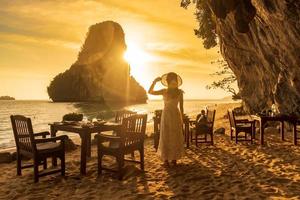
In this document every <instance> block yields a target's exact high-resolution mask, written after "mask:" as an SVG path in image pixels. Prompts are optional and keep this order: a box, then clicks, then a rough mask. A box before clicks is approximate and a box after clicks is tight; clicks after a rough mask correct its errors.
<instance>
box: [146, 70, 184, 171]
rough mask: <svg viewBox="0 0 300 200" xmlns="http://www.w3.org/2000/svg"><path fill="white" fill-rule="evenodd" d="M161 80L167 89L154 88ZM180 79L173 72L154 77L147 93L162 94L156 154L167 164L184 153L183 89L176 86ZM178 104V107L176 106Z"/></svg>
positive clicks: (175, 160)
mask: <svg viewBox="0 0 300 200" xmlns="http://www.w3.org/2000/svg"><path fill="white" fill-rule="evenodd" d="M159 81H161V82H162V84H163V85H165V86H167V89H162V90H156V91H155V90H154V87H155V84H156V83H157V82H159ZM181 84H182V79H181V78H180V76H178V75H177V74H176V73H174V72H170V73H168V74H165V75H163V76H162V77H158V78H156V79H155V80H154V81H153V83H152V85H151V86H150V89H149V91H148V92H149V94H152V95H162V96H163V100H164V109H163V112H162V116H161V127H160V138H159V145H158V150H157V152H158V155H159V156H160V158H161V160H162V161H164V165H165V166H166V167H167V166H169V161H172V163H173V164H174V165H176V162H177V160H178V159H180V158H181V157H182V156H183V155H184V137H183V132H182V125H183V121H182V116H183V113H184V112H183V91H182V90H181V89H179V88H178V87H179V86H180V85H181ZM178 105H180V106H179V108H180V109H179V108H178Z"/></svg>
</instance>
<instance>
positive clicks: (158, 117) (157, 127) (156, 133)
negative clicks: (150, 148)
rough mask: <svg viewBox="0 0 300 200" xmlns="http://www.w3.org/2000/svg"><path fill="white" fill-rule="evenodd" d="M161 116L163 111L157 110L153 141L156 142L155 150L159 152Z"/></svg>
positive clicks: (154, 118) (155, 112)
mask: <svg viewBox="0 0 300 200" xmlns="http://www.w3.org/2000/svg"><path fill="white" fill-rule="evenodd" d="M161 114H162V110H155V111H154V117H153V126H154V132H153V140H154V148H155V150H156V151H157V148H158V144H159V136H160V122H161Z"/></svg>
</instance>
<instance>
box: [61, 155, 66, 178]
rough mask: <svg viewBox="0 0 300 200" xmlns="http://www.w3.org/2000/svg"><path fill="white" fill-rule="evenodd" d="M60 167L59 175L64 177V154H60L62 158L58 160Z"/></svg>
mask: <svg viewBox="0 0 300 200" xmlns="http://www.w3.org/2000/svg"><path fill="white" fill-rule="evenodd" d="M60 167H61V175H62V176H65V174H66V160H65V153H64V152H63V153H62V156H61V158H60Z"/></svg>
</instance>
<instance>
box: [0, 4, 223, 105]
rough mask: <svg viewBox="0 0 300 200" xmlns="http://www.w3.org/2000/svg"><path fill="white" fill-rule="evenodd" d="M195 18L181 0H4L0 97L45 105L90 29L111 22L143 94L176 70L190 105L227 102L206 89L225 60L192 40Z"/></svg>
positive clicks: (0, 22)
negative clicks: (198, 101)
mask: <svg viewBox="0 0 300 200" xmlns="http://www.w3.org/2000/svg"><path fill="white" fill-rule="evenodd" d="M193 13H194V11H193V10H192V8H190V9H189V10H185V9H183V8H181V7H180V0H130V1H124V0H98V1H96V0H95V1H92V0H91V1H83V0H81V1H79V0H78V1H69V0H60V1H58V0H57V1H52V0H51V1H50V0H49V1H46V0H43V1H38V0H36V1H26V2H25V1H21V0H19V1H18V0H15V1H10V0H2V1H1V7H0V19H1V20H0V72H1V73H0V85H1V87H0V96H1V95H11V96H14V97H16V98H18V99H48V95H47V92H46V87H47V86H48V85H49V82H50V81H51V79H52V78H53V77H54V76H55V75H56V74H58V73H60V72H63V71H65V70H66V69H67V68H69V67H70V66H71V64H72V63H73V62H75V60H76V57H77V54H78V51H79V49H80V46H81V44H82V43H83V41H84V38H85V34H86V32H87V30H88V27H89V26H90V25H92V24H95V23H98V22H101V21H105V20H113V21H116V22H118V23H120V24H121V25H122V27H123V29H124V31H125V34H126V41H127V45H128V53H127V54H126V58H127V59H128V60H129V62H130V63H131V67H132V74H133V76H135V78H136V79H137V80H138V81H139V82H140V83H141V84H142V85H143V86H144V87H145V88H146V89H148V87H149V85H150V84H151V82H152V80H153V79H154V78H155V77H157V76H160V75H162V74H164V73H167V72H169V71H175V72H177V73H179V74H180V75H181V76H182V78H183V81H184V84H183V86H182V88H183V89H184V91H185V96H186V98H205V99H207V98H222V97H224V96H226V95H228V94H226V93H224V92H223V91H222V90H206V89H205V86H206V85H207V84H209V83H210V82H211V81H212V80H213V77H211V76H209V74H211V73H213V72H214V71H216V70H217V67H216V66H214V65H211V64H210V62H211V61H213V60H215V59H217V58H219V57H220V55H219V54H218V53H217V48H215V49H212V50H205V49H204V48H203V46H202V42H201V40H200V39H198V38H196V36H194V31H193V29H194V28H196V27H197V22H196V20H195V16H194V15H193ZM135 53H138V55H139V56H138V57H139V58H140V59H133V56H131V55H133V54H135Z"/></svg>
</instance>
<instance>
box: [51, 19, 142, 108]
mask: <svg viewBox="0 0 300 200" xmlns="http://www.w3.org/2000/svg"><path fill="white" fill-rule="evenodd" d="M125 51H126V43H125V34H124V31H123V29H122V27H121V26H120V25H119V24H118V23H116V22H112V21H105V22H102V23H97V24H95V25H92V26H91V27H90V28H89V31H88V33H87V36H86V39H85V42H84V44H83V46H82V48H81V51H80V52H79V54H78V58H77V60H76V62H75V63H74V64H73V65H72V66H71V67H70V69H68V70H66V71H65V72H63V73H60V74H58V75H57V76H56V77H54V79H53V80H52V82H51V83H50V85H49V87H48V94H49V97H50V98H51V99H52V100H53V101H54V102H59V101H97V102H105V103H110V102H115V103H144V102H145V101H146V100H147V94H146V91H145V90H144V88H143V87H142V86H140V85H139V83H138V82H137V81H136V80H135V79H134V77H132V76H130V66H129V64H128V63H127V62H126V61H125V60H124V58H123V55H124V52H125Z"/></svg>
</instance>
